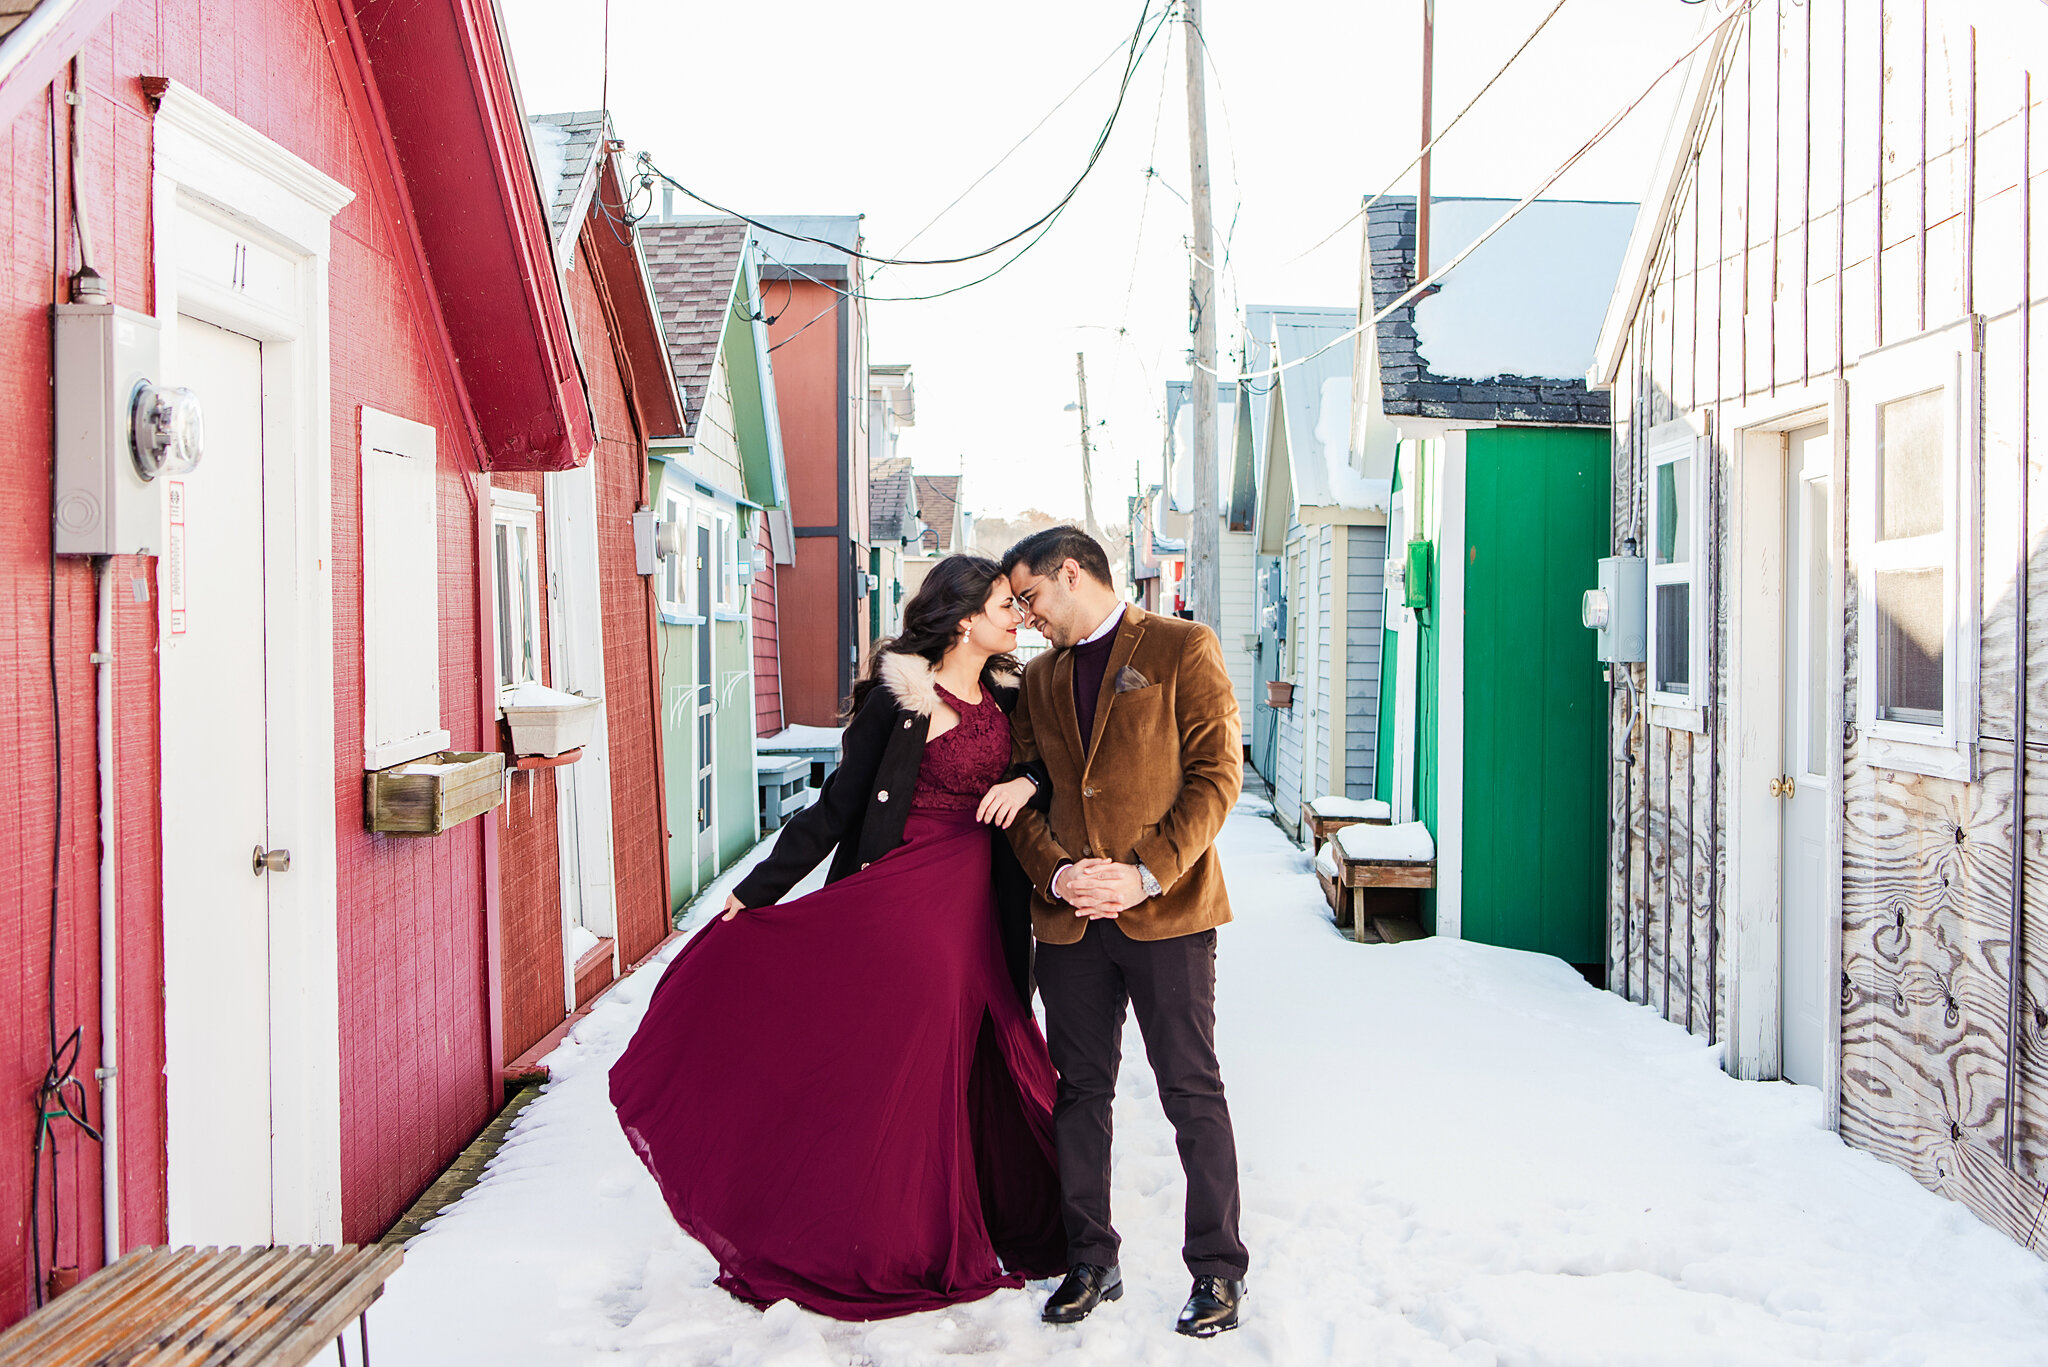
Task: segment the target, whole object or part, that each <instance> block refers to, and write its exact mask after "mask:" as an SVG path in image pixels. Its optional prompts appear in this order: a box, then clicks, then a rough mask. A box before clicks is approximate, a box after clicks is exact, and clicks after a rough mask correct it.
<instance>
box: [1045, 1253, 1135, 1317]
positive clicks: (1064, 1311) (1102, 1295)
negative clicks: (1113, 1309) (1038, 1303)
mask: <svg viewBox="0 0 2048 1367" xmlns="http://www.w3.org/2000/svg"><path fill="white" fill-rule="evenodd" d="M1123 1294H1124V1274H1123V1273H1122V1272H1120V1271H1118V1270H1117V1269H1116V1268H1114V1267H1098V1266H1096V1265H1095V1264H1094V1263H1075V1264H1074V1266H1073V1267H1072V1268H1071V1269H1069V1271H1068V1272H1067V1279H1066V1280H1065V1281H1063V1282H1061V1283H1060V1289H1059V1290H1057V1291H1055V1292H1053V1293H1052V1295H1051V1296H1049V1297H1048V1298H1047V1299H1046V1302H1045V1315H1044V1319H1045V1322H1046V1323H1047V1324H1079V1323H1080V1322H1081V1321H1082V1320H1085V1319H1087V1318H1088V1316H1089V1315H1090V1314H1091V1313H1093V1312H1094V1310H1095V1307H1096V1306H1098V1305H1100V1304H1102V1303H1103V1302H1104V1301H1113V1300H1117V1299H1119V1298H1120V1297H1122V1295H1123Z"/></svg>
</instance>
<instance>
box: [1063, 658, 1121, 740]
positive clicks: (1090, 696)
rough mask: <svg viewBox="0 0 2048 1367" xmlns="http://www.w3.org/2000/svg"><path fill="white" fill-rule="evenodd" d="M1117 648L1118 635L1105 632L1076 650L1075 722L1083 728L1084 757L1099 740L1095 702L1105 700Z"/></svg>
mask: <svg viewBox="0 0 2048 1367" xmlns="http://www.w3.org/2000/svg"><path fill="white" fill-rule="evenodd" d="M1115 648H1116V633H1115V632H1114V631H1111V632H1105V633H1104V634H1103V635H1102V636H1101V638H1100V639H1098V640H1093V641H1090V642H1088V643H1087V644H1086V645H1078V646H1075V647H1073V651H1074V719H1075V720H1076V721H1078V722H1080V724H1081V753H1082V754H1083V755H1086V754H1087V753H1088V746H1089V743H1090V742H1091V741H1092V740H1093V739H1094V738H1095V700H1096V699H1097V698H1099V697H1101V696H1102V676H1103V675H1104V674H1105V673H1107V672H1108V670H1109V653H1110V651H1112V650H1114V649H1115Z"/></svg>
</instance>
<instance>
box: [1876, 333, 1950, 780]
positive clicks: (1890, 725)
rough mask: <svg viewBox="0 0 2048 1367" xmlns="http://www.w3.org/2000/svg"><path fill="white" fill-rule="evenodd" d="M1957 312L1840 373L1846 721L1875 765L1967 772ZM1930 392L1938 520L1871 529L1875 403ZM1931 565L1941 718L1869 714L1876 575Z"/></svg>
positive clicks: (1945, 775)
mask: <svg viewBox="0 0 2048 1367" xmlns="http://www.w3.org/2000/svg"><path fill="white" fill-rule="evenodd" d="M1976 337H1977V327H1976V324H1975V320H1974V319H1966V320H1964V321H1963V322H1962V323H1960V324H1955V325H1951V326H1949V327H1945V328H1941V329H1938V330H1936V331H1933V332H1929V333H1925V334H1923V335H1921V336H1919V337H1915V338H1910V339H1908V340H1906V341H1904V342H1899V343H1894V344H1893V345H1891V346H1888V347H1885V348H1884V349H1882V350H1880V351H1876V352H1872V353H1869V354H1868V355H1866V356H1864V357H1863V358H1861V359H1860V360H1859V361H1858V363H1857V366H1856V369H1855V370H1854V371H1853V372H1852V373H1851V376H1850V381H1849V385H1850V393H1851V399H1852V404H1853V407H1854V417H1853V418H1852V420H1851V423H1850V439H1851V445H1850V470H1851V474H1850V484H1851V488H1852V492H1853V497H1854V499H1855V505H1854V508H1853V510H1852V514H1851V523H1850V525H1851V550H1852V556H1853V560H1854V563H1855V574H1856V585H1857V601H1858V604H1859V607H1858V610H1857V633H1856V634H1857V639H1856V642H1855V650H1856V660H1857V670H1856V677H1857V683H1856V726H1857V728H1858V730H1859V732H1860V733H1861V734H1862V735H1863V736H1864V737H1865V738H1866V739H1867V741H1868V742H1869V744H1868V745H1867V746H1866V757H1867V758H1868V759H1869V760H1870V762H1871V763H1873V764H1875V765H1878V766H1880V767H1882V768H1889V769H1900V770H1904V771H1906V772H1909V773H1918V774H1929V775H1933V776H1936V777H1942V778H1950V779H1958V780H1962V781H1966V782H1967V781H1969V780H1971V779H1973V778H1974V777H1975V769H1974V760H1975V746H1974V740H1975V735H1976V727H1977V657H1978V646H1979V639H1980V636H1981V621H1980V614H1979V611H1978V601H1977V582H1976V581H1977V573H1976V571H1977V545H1976V541H1977V537H1976V532H1977V466H1978V450H1977V429H1978V416H1977V415H1978V409H1979V393H1978V385H1979V364H1978V363H1979V353H1978V350H1977V345H1976ZM1934 392H1939V393H1940V394H1941V395H1942V400H1943V408H1942V427H1941V431H1942V449H1941V473H1940V479H1941V498H1942V526H1941V528H1940V530H1938V531H1936V532H1932V533H1928V534H1925V535H1922V536H1916V537H1901V538H1894V539H1891V540H1883V541H1881V540H1879V539H1878V536H1877V530H1878V526H1877V519H1878V515H1879V503H1878V494H1879V491H1878V488H1877V485H1878V457H1879V451H1878V434H1879V432H1880V431H1881V430H1882V429H1881V427H1880V425H1879V423H1880V418H1881V415H1882V412H1883V409H1884V407H1885V405H1887V404H1891V403H1895V402H1898V401H1900V400H1903V399H1910V398H1914V397H1916V396H1919V395H1923V394H1928V393H1934ZM1932 569H1938V570H1940V571H1941V573H1942V590H1943V592H1942V636H1941V639H1942V669H1941V682H1942V719H1941V723H1940V724H1939V725H1932V724H1924V723H1917V722H1911V721H1904V720H1900V719H1897V718H1884V717H1880V716H1879V715H1878V693H1877V689H1878V678H1877V674H1878V639H1879V632H1878V618H1877V577H1878V575H1880V574H1882V573H1888V572H1893V571H1910V570H1932Z"/></svg>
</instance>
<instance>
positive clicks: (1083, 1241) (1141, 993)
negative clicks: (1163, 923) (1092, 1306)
mask: <svg viewBox="0 0 2048 1367" xmlns="http://www.w3.org/2000/svg"><path fill="white" fill-rule="evenodd" d="M1038 991H1039V994H1040V995H1041V996H1043V997H1044V998H1045V1020H1046V1045H1047V1047H1048V1049H1049V1050H1050V1051H1051V1054H1052V1065H1053V1067H1054V1068H1056V1069H1057V1070H1058V1071H1059V1094H1058V1098H1057V1100H1056V1101H1055V1102H1054V1104H1053V1125H1054V1130H1055V1133H1056V1134H1057V1135H1058V1138H1059V1165H1060V1193H1061V1194H1060V1199H1061V1202H1062V1206H1063V1210H1064V1214H1065V1216H1066V1222H1067V1258H1068V1260H1069V1261H1070V1262H1074V1263H1096V1264H1098V1265H1100V1266H1103V1267H1113V1266H1115V1265H1116V1262H1117V1235H1116V1231H1115V1230H1114V1229H1113V1228H1111V1227H1110V1223H1109V1148H1110V1106H1111V1103H1112V1102H1113V1101H1114V1099H1115V1096H1116V1074H1117V1065H1118V1063H1119V1062H1120V1061H1121V1059H1122V1056H1123V1027H1124V1007H1125V1004H1126V1003H1128V1004H1130V1005H1131V1006H1133V1007H1135V1008H1136V1009H1137V1013H1138V1029H1139V1031H1140V1032H1141V1033H1142V1034H1143V1035H1144V1037H1145V1055H1146V1057H1147V1058H1148V1059H1149V1060H1150V1061H1151V1064H1152V1075H1153V1077H1155V1078H1156V1079H1158V1082H1159V1103H1160V1105H1161V1106H1162V1107H1163V1108H1164V1109H1165V1111H1166V1118H1167V1119H1168V1120H1169V1121H1171V1122H1172V1123H1173V1134H1174V1140H1175V1143H1176V1144H1177V1146H1178V1147H1179V1149H1180V1165H1181V1169H1182V1171H1184V1172H1185V1173H1186V1174H1187V1181H1188V1204H1187V1232H1186V1235H1185V1241H1184V1243H1183V1244H1182V1248H1181V1256H1182V1257H1183V1258H1184V1259H1185V1260H1186V1261H1187V1265H1188V1271H1189V1272H1191V1273H1192V1274H1194V1275H1195V1276H1197V1277H1202V1276H1215V1277H1232V1278H1240V1279H1241V1278H1242V1277H1243V1276H1244V1274H1245V1269H1246V1267H1247V1266H1248V1264H1249V1263H1250V1255H1249V1254H1247V1253H1246V1252H1245V1247H1244V1244H1243V1242H1242V1241H1241V1240H1240V1239H1239V1238H1238V1233H1237V1222H1238V1193H1237V1141H1236V1139H1235V1137H1234V1136H1233V1135H1232V1133H1231V1129H1230V1107H1229V1106H1228V1104H1227V1103H1226V1102H1225V1101H1224V1099H1223V1073H1222V1070H1221V1069H1220V1068H1219V1067H1218V1066H1217V1063H1216V932H1215V931H1214V930H1204V931H1200V932H1198V933H1196V934H1193V935H1181V936H1176V937H1174V938H1172V939H1166V940H1133V939H1132V938H1130V937H1129V936H1128V935H1125V934H1124V933H1123V931H1122V930H1120V929H1118V928H1117V924H1116V922H1115V921H1114V920H1096V921H1091V922H1089V924H1088V930H1087V933H1086V934H1084V935H1083V936H1082V937H1081V938H1080V939H1079V940H1078V941H1076V942H1075V943H1073V944H1070V945H1055V944H1043V943H1041V944H1040V945H1039V946H1038Z"/></svg>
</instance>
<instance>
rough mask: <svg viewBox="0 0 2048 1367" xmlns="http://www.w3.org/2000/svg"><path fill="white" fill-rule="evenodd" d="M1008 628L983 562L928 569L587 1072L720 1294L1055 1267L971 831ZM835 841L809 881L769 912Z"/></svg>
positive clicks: (1010, 682) (977, 1279)
mask: <svg viewBox="0 0 2048 1367" xmlns="http://www.w3.org/2000/svg"><path fill="white" fill-rule="evenodd" d="M1022 621H1023V613H1022V612H1021V611H1020V610H1019V609H1018V608H1017V607H1016V605H1015V603H1014V601H1013V599H1012V597H1011V595H1010V587H1009V583H1008V581H1007V580H1006V579H1005V578H1004V576H1003V575H1002V573H1001V571H1000V569H999V568H998V567H997V566H996V564H995V562H994V561H991V560H984V559H982V558H981V557H979V556H968V555H955V556H949V557H948V558H946V559H944V560H941V561H940V562H939V563H938V564H936V565H934V566H933V567H932V570H931V573H930V574H929V575H928V576H927V577H926V579H925V582H924V586H923V587H922V588H920V589H919V590H918V592H917V594H916V596H914V597H913V598H912V599H911V600H910V602H909V603H908V604H907V605H906V606H905V608H904V611H903V634H902V635H901V636H899V637H897V638H896V639H895V640H894V641H890V642H885V643H884V644H883V645H882V646H881V647H880V648H878V649H877V651H876V652H875V656H874V658H873V660H872V661H871V662H870V672H869V676H868V677H867V678H864V679H862V680H861V682H860V683H859V684H858V685H857V686H856V687H855V689H854V698H853V718H852V721H851V722H850V723H849V724H848V726H847V728H846V734H845V739H844V741H843V743H842V762H841V764H840V766H839V768H838V770H837V771H835V772H834V773H833V775H832V777H831V778H829V779H827V780H826V782H825V787H824V789H823V791H822V792H821V793H820V794H819V796H818V800H817V801H816V802H815V803H814V804H812V805H811V806H810V807H808V808H806V809H805V810H803V811H801V812H799V813H798V814H797V815H796V816H794V817H793V818H791V819H790V822H789V824H788V825H787V826H785V827H784V828H783V831H782V834H781V836H780V837H779V838H778V839H777V841H776V844H775V849H774V851H773V853H771V854H770V855H769V857H768V858H767V859H766V860H764V861H763V862H762V863H761V864H760V865H759V866H758V867H756V868H755V869H754V871H753V872H752V873H750V874H749V875H748V876H747V877H746V878H745V879H744V880H742V881H741V882H740V884H739V886H738V888H737V889H736V890H735V891H734V894H733V896H732V898H731V899H730V900H729V901H728V902H727V903H726V906H725V914H724V915H723V916H721V917H720V918H719V919H717V920H715V921H713V922H712V923H711V924H709V925H707V926H706V927H705V928H704V929H703V930H701V931H700V932H698V934H697V936H696V938H694V939H693V940H691V941H690V943H689V944H688V945H687V946H685V947H684V949H683V951H682V953H680V954H678V955H677V956H676V960H675V962H674V963H673V964H671V965H670V966H669V969H668V972H667V974H666V975H665V976H664V977H663V978H662V980H661V983H660V985H659V986H657V987H656V988H655V991H654V996H653V998H652V999H651V1000H650V1001H649V1003H648V1008H647V1016H646V1019H645V1020H644V1021H643V1022H642V1024H641V1026H640V1030H639V1033H638V1034H636V1035H635V1036H634V1038H633V1042H632V1043H631V1045H629V1046H628V1048H627V1050H626V1053H625V1055H624V1057H622V1058H621V1059H620V1060H619V1062H618V1063H617V1064H616V1065H614V1066H613V1068H612V1073H611V1093H612V1102H613V1104H614V1105H615V1106H616V1107H617V1108H618V1113H619V1122H620V1124H621V1125H622V1126H623V1127H624V1128H625V1131H626V1136H627V1138H628V1139H630V1140H631V1141H632V1143H633V1147H634V1148H635V1149H636V1150H637V1151H638V1152H639V1154H640V1157H641V1159H642V1160H643V1161H644V1162H645V1163H646V1164H647V1167H648V1169H649V1170H650V1171H651V1172H652V1173H653V1174H654V1177H655V1180H656V1181H657V1182H658V1183H659V1184H660V1186H661V1190H662V1195H663V1196H664V1197H665V1198H666V1199H667V1201H668V1205H669V1209H670V1210H671V1211H673V1212H674V1213H675V1217H676V1220H677V1222H678V1223H680V1224H681V1225H682V1227H683V1228H684V1229H685V1230H686V1231H688V1232H689V1233H690V1234H691V1235H692V1236H693V1237H695V1238H696V1239H698V1240H699V1241H700V1242H702V1243H703V1244H704V1246H705V1247H706V1248H708V1249H710V1250H711V1253H712V1255H713V1256H714V1257H716V1258H717V1259H718V1264H719V1269H720V1272H719V1277H718V1284H719V1285H720V1286H723V1287H724V1288H725V1289H726V1290H728V1291H730V1292H732V1294H734V1295H735V1296H738V1297H739V1298H740V1299H742V1300H746V1301H749V1302H752V1303H754V1304H756V1305H767V1304H768V1303H770V1302H772V1301H776V1300H782V1299H788V1300H792V1301H795V1302H796V1303H798V1304H799V1305H802V1306H805V1307H807V1308H809V1309H811V1310H815V1311H817V1312H819V1313H820V1314H825V1315H830V1316H833V1317H834V1318H837V1319H848V1320H870V1319H882V1318H886V1317H888V1316H891V1315H902V1314H908V1313H910V1312H912V1311H916V1310H928V1309H932V1308H935V1307H937V1306H942V1305H950V1304H954V1303H957V1302H960V1301H966V1300H974V1299H977V1298H979V1297H982V1296H985V1295H988V1294H989V1293H990V1292H992V1291H994V1290H996V1289H997V1288H999V1287H1006V1286H1020V1285H1022V1284H1023V1281H1024V1279H1025V1278H1026V1277H1050V1276H1057V1275H1058V1274H1059V1273H1061V1272H1062V1271H1064V1270H1065V1265H1066V1238H1065V1234H1064V1231H1063V1229H1062V1227H1061V1223H1060V1215H1059V1183H1058V1177H1057V1175H1056V1168H1055V1166H1054V1159H1053V1140H1052V1099H1053V1088H1054V1083H1053V1072H1052V1064H1051V1062H1050V1061H1049V1060H1048V1059H1047V1057H1046V1052H1045V1040H1044V1038H1043V1037H1042V1036H1041V1035H1040V1034H1039V1031H1038V1025H1037V1022H1036V1021H1035V1020H1034V1019H1033V1018H1032V1016H1031V1012H1030V1009H1029V1006H1028V1001H1029V991H1028V986H1027V987H1026V990H1025V993H1024V995H1023V997H1022V999H1020V996H1019V993H1018V991H1017V985H1018V984H1019V983H1020V982H1022V983H1026V984H1028V977H1025V976H1024V975H1023V974H1022V973H1020V972H1019V971H1018V970H1016V969H1015V968H1006V966H1005V962H1004V952H1003V949H1002V948H1001V946H1000V944H999V936H998V930H997V907H996V894H995V878H994V874H993V871H992V866H993V865H994V863H995V860H994V858H993V856H992V851H991V845H992V844H993V845H996V846H1001V847H1002V850H1001V853H1002V855H1003V856H1006V857H1007V856H1008V855H1009V850H1008V842H1007V841H1004V840H992V833H991V832H990V831H989V829H988V824H989V823H993V824H998V825H1003V826H1007V825H1008V824H1009V823H1010V820H1011V818H1012V817H1014V816H1015V814H1016V813H1017V811H1018V810H1019V809H1020V808H1021V807H1023V806H1024V805H1025V804H1026V803H1027V802H1028V801H1030V800H1031V798H1032V796H1033V794H1034V793H1035V791H1036V788H1037V784H1036V781H1035V780H1034V779H1032V778H1029V777H1020V778H1017V779H1013V780H1011V781H1010V782H1009V783H999V782H998V780H1000V779H1001V778H1002V776H1003V774H1004V772H1005V771H1006V770H1007V769H1008V768H1009V763H1010V726H1009V716H1008V713H1009V709H1010V708H1011V707H1013V706H1014V705H1015V703H1016V698H1017V684H1018V678H1017V674H1016V660H1015V659H1014V658H1013V657H1012V656H1011V654H1010V651H1011V649H1012V648H1013V647H1014V646H1015V644H1016V640H1017V627H1018V625H1019V624H1020V623H1021V622H1022ZM835 846H836V847H837V849H838V853H837V854H836V855H835V856H834V857H833V860H832V868H831V874H830V876H829V878H828V880H827V886H826V887H824V888H823V889H822V890H820V891H818V892H815V893H812V894H811V895H809V896H807V897H800V898H798V899H796V900H795V901H792V902H786V903H780V904H777V899H778V898H780V897H781V896H782V895H783V894H784V893H786V892H787V891H788V890H789V889H790V888H791V887H793V886H795V885H796V884H797V883H798V882H799V881H800V880H801V879H802V878H803V877H804V876H805V875H806V874H807V873H809V872H810V871H811V869H813V868H815V867H816V866H817V864H818V861H819V860H821V859H822V858H824V856H825V854H826V852H827V851H829V850H831V849H833V848H834V847H835ZM1009 862H1010V866H1011V868H1013V869H1014V860H1010V861H1009ZM1016 878H1017V880H1018V883H1019V884H1020V885H1021V879H1022V875H1021V873H1018V874H1016ZM1027 948H1028V945H1027Z"/></svg>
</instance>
